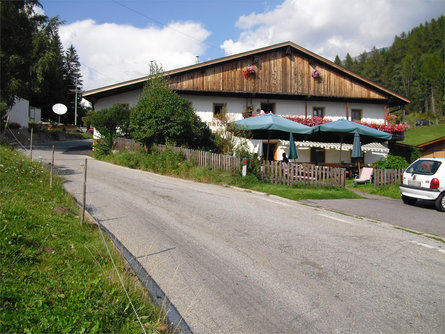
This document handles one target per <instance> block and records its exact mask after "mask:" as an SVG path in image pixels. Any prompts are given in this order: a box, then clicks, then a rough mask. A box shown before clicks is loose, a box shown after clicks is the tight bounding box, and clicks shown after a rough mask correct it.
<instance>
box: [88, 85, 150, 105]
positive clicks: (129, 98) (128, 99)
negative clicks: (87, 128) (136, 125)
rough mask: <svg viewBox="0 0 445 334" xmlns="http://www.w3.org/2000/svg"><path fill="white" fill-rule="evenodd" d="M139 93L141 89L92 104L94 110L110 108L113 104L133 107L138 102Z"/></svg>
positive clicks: (108, 97) (105, 98)
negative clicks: (124, 104) (125, 104)
mask: <svg viewBox="0 0 445 334" xmlns="http://www.w3.org/2000/svg"><path fill="white" fill-rule="evenodd" d="M141 93H142V89H137V90H132V91H130V92H125V93H121V94H116V95H113V96H107V97H103V98H101V99H99V100H98V101H97V102H96V103H95V104H94V110H101V109H106V108H111V107H112V106H113V104H116V103H128V104H129V105H130V107H134V106H135V105H136V103H137V102H138V100H139V96H140V95H141Z"/></svg>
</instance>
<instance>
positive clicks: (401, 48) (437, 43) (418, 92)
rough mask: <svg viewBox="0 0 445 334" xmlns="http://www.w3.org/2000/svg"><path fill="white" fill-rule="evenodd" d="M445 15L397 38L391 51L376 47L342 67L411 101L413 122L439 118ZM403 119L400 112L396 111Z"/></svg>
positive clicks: (444, 96) (443, 96)
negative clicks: (420, 119)
mask: <svg viewBox="0 0 445 334" xmlns="http://www.w3.org/2000/svg"><path fill="white" fill-rule="evenodd" d="M444 31H445V16H443V15H442V16H440V17H439V18H437V19H433V20H431V21H430V22H426V23H425V24H421V25H419V26H418V27H415V28H413V29H412V30H411V31H409V32H407V33H402V34H401V35H400V36H396V37H395V39H394V42H393V44H392V45H391V46H390V47H389V48H382V49H377V48H375V47H374V48H373V49H372V50H371V51H370V52H363V53H362V54H361V55H360V56H359V57H358V58H356V59H354V58H352V57H351V56H350V55H349V54H347V56H346V59H345V60H344V61H339V58H338V57H337V58H336V62H337V63H341V65H342V66H344V67H346V68H347V69H349V70H351V71H353V72H355V73H357V74H360V75H362V76H363V77H365V78H367V79H370V80H372V81H374V82H376V83H378V84H381V85H382V86H384V87H387V88H389V89H391V90H393V91H395V92H396V93H398V94H401V95H403V96H405V97H407V98H409V99H410V100H411V101H412V103H411V104H409V105H407V106H406V111H407V113H408V114H412V116H411V117H408V118H409V119H410V120H411V119H416V118H427V119H437V118H439V117H440V116H443V115H444V108H445V103H444V102H445V85H444V82H445V34H444ZM395 113H396V114H398V115H399V116H400V114H401V111H400V110H399V111H396V112H395Z"/></svg>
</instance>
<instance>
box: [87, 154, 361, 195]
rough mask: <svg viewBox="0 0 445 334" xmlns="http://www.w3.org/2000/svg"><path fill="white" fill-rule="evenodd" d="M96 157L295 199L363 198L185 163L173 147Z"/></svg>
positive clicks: (331, 188) (331, 190) (329, 189)
mask: <svg viewBox="0 0 445 334" xmlns="http://www.w3.org/2000/svg"><path fill="white" fill-rule="evenodd" d="M96 157H98V158H100V159H102V160H105V161H108V162H111V163H115V164H118V165H121V166H126V167H130V168H137V169H141V170H146V171H151V172H155V173H159V174H164V175H170V176H176V177H181V178H184V179H189V180H193V181H197V182H202V183H212V184H219V185H225V186H236V187H240V188H244V189H251V190H255V191H260V192H264V193H267V194H271V195H276V196H280V197H284V198H288V199H292V200H301V199H330V198H331V199H332V198H334V199H337V198H360V196H359V195H357V194H355V193H353V192H351V191H349V190H347V189H345V188H339V187H315V186H304V185H295V186H293V187H289V186H285V185H280V184H271V183H265V182H262V181H260V180H258V179H257V178H256V177H255V176H254V175H252V174H250V175H248V176H247V177H244V178H243V177H241V175H240V173H227V172H223V171H220V170H211V169H208V168H201V167H196V166H194V165H193V164H192V163H190V162H185V161H184V159H183V158H182V156H181V154H179V153H174V152H172V151H170V150H165V151H163V152H160V153H157V152H154V153H153V154H146V153H144V152H135V151H122V152H117V153H114V154H110V155H107V156H96Z"/></svg>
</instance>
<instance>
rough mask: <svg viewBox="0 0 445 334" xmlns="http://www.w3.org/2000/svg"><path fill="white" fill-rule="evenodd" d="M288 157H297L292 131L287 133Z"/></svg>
mask: <svg viewBox="0 0 445 334" xmlns="http://www.w3.org/2000/svg"><path fill="white" fill-rule="evenodd" d="M287 156H288V158H289V159H298V153H297V147H296V146H295V141H294V136H293V135H292V132H291V133H290V134H289V153H288V155H287Z"/></svg>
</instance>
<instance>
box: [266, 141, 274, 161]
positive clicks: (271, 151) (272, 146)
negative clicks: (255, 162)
mask: <svg viewBox="0 0 445 334" xmlns="http://www.w3.org/2000/svg"><path fill="white" fill-rule="evenodd" d="M267 145H269V156H268V157H266V155H267ZM276 151H277V144H276V143H269V144H267V141H263V154H264V160H269V161H274V160H275V153H276Z"/></svg>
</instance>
